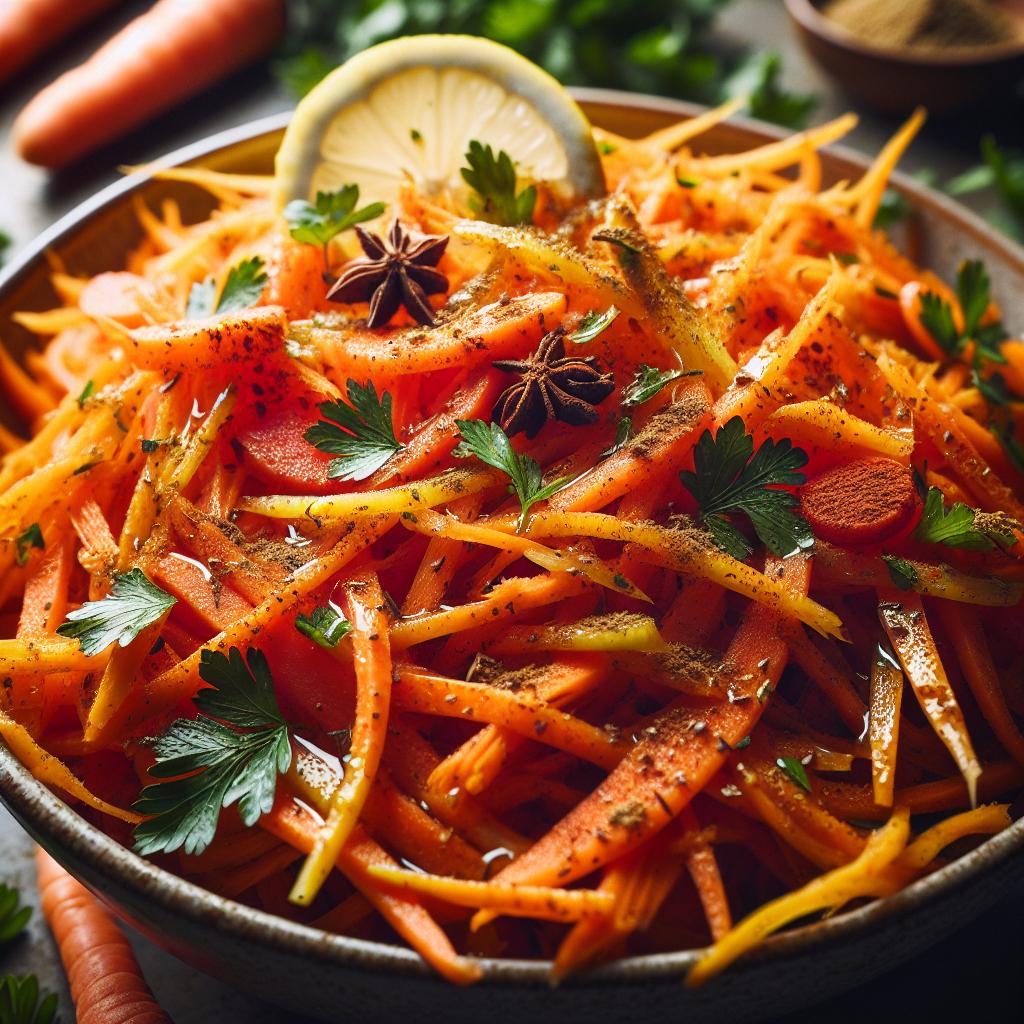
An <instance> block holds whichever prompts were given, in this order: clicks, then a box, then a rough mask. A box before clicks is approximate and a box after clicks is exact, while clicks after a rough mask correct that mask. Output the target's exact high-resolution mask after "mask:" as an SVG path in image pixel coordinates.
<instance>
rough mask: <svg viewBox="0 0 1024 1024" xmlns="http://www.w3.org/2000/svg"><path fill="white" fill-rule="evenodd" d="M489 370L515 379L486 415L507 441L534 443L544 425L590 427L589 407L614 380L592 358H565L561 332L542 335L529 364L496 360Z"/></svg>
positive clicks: (592, 419) (592, 411) (602, 397)
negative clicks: (519, 437) (520, 439)
mask: <svg viewBox="0 0 1024 1024" xmlns="http://www.w3.org/2000/svg"><path fill="white" fill-rule="evenodd" d="M494 366H495V368H497V369H499V370H503V371H504V372H506V373H518V374H519V380H518V381H516V383H515V384H513V385H512V386H511V387H508V388H506V389H505V390H504V391H503V392H502V393H501V394H500V395H499V396H498V400H497V402H495V403H494V410H493V412H492V414H491V415H492V416H493V418H494V419H495V420H496V421H497V423H498V424H499V425H500V426H501V429H502V430H504V431H505V433H506V434H508V436H509V437H512V436H513V435H515V434H518V433H520V432H524V433H525V434H526V436H527V437H530V438H532V437H536V436H537V433H538V431H539V430H540V428H541V427H543V426H544V424H545V423H546V422H547V421H548V420H549V419H556V420H560V421H561V422H562V423H569V424H571V425H572V426H582V425H583V424H584V423H594V422H595V421H596V420H597V409H595V408H594V407H595V406H596V405H597V404H598V403H600V402H603V401H604V400H605V399H606V398H607V397H608V396H609V395H610V394H611V393H612V391H613V390H614V389H615V379H614V377H613V376H612V375H611V374H610V373H605V372H604V371H603V370H602V369H601V367H600V366H599V364H598V362H597V359H595V358H594V356H582V357H581V356H575V355H572V356H567V355H566V354H565V329H564V328H562V327H558V328H556V329H555V330H553V331H551V332H550V333H549V334H546V335H545V336H544V337H543V338H542V339H541V342H540V344H539V345H538V346H537V351H536V352H534V353H533V355H532V356H530V357H529V359H498V360H496V361H495V362H494Z"/></svg>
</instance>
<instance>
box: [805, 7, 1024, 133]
mask: <svg viewBox="0 0 1024 1024" xmlns="http://www.w3.org/2000/svg"><path fill="white" fill-rule="evenodd" d="M898 2H899V0H890V3H892V4H893V5H894V6H896V5H897V4H898ZM824 6H825V0H786V10H787V11H788V12H789V16H790V19H791V20H792V22H793V25H794V27H795V28H796V33H797V36H798V38H799V39H800V42H801V43H802V44H803V46H804V49H806V50H807V52H808V53H809V54H810V55H811V57H812V58H813V59H814V60H815V61H816V62H817V64H819V65H820V66H821V68H822V70H824V71H825V72H827V73H828V74H829V75H831V76H832V77H833V78H834V79H835V80H836V81H837V82H839V84H840V85H842V86H843V88H844V89H846V90H847V92H849V93H850V94H851V95H852V96H857V97H859V98H860V99H862V100H864V101H865V102H866V103H870V104H871V106H873V107H875V108H877V109H878V110H884V111H886V112H888V113H891V114H904V113H908V112H909V111H911V110H913V109H914V108H915V107H918V106H924V107H927V108H928V111H929V112H930V113H932V114H954V113H957V112H959V111H962V110H967V109H969V108H971V107H975V106H979V105H980V104H982V103H986V102H987V103H993V104H998V103H999V102H1000V101H1001V100H1002V102H1009V97H1011V96H1012V93H1013V91H1014V88H1015V86H1017V85H1018V84H1019V83H1020V81H1021V79H1022V78H1024V35H1022V37H1021V38H1020V39H1018V40H1015V41H1012V42H1008V43H999V44H997V45H993V46H973V47H965V48H963V49H957V50H950V51H942V50H930V51H916V52H914V51H907V50H899V49H893V48H890V47H886V46H879V45H876V44H874V43H869V42H866V41H865V40H863V39H860V38H858V37H857V36H855V35H853V34H852V33H850V32H848V31H847V30H846V29H844V28H843V27H842V26H841V25H838V24H837V23H836V22H834V21H833V20H832V19H831V18H828V17H826V15H825V14H824V13H822V8H823V7H824Z"/></svg>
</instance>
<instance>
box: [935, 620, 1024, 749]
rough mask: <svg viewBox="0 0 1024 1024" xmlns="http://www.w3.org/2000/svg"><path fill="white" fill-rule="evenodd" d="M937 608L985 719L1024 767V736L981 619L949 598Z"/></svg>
mask: <svg viewBox="0 0 1024 1024" xmlns="http://www.w3.org/2000/svg"><path fill="white" fill-rule="evenodd" d="M935 608H936V611H937V612H938V616H939V621H940V622H941V623H942V628H943V630H944V631H945V635H946V637H947V638H948V640H949V642H950V643H951V644H952V645H953V649H954V650H955V651H956V656H957V660H958V661H959V662H960V669H961V671H962V672H963V674H964V676H965V678H966V679H967V683H968V685H969V686H970V688H971V693H972V694H974V699H975V700H976V701H977V702H978V707H979V708H981V713H982V714H983V715H984V716H985V721H986V722H988V724H989V727H990V728H991V729H992V731H993V732H994V733H995V734H996V739H998V740H999V742H1000V743H1002V745H1003V747H1004V749H1005V750H1006V752H1007V753H1008V754H1009V755H1010V757H1012V758H1013V759H1014V760H1015V761H1016V762H1017V763H1018V764H1019V765H1021V766H1022V767H1024V736H1022V735H1021V732H1020V729H1019V728H1018V727H1017V723H1016V722H1015V721H1014V720H1013V716H1012V715H1011V714H1010V711H1009V708H1007V706H1006V698H1005V697H1004V696H1003V691H1002V690H1001V689H1000V687H999V672H998V671H997V669H996V666H995V663H994V662H993V661H992V654H991V652H990V651H989V647H988V641H987V640H986V639H985V631H984V630H983V629H982V625H981V620H980V619H979V618H978V616H977V613H976V612H974V610H973V609H971V608H957V607H956V606H955V605H952V604H949V603H948V602H946V601H936V602H935Z"/></svg>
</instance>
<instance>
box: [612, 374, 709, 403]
mask: <svg viewBox="0 0 1024 1024" xmlns="http://www.w3.org/2000/svg"><path fill="white" fill-rule="evenodd" d="M699 373H700V370H659V369H658V368H657V367H656V366H648V365H647V364H646V363H641V364H640V365H639V366H638V367H637V368H636V374H635V375H634V377H633V379H632V380H631V381H630V382H629V383H628V384H627V385H626V386H625V387H624V388H623V389H622V404H623V405H624V406H625V407H626V408H633V407H635V406H638V405H643V404H644V402H649V401H650V400H651V399H652V398H653V397H654V396H655V395H656V394H658V392H659V391H661V390H662V388H664V387H665V385H666V384H671V383H672V381H674V380H678V379H679V378H680V377H694V376H696V375H697V374H699Z"/></svg>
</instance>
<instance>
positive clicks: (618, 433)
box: [597, 416, 633, 462]
mask: <svg viewBox="0 0 1024 1024" xmlns="http://www.w3.org/2000/svg"><path fill="white" fill-rule="evenodd" d="M632 436H633V419H632V417H631V416H623V417H622V419H621V420H619V422H618V423H616V424H615V441H614V442H613V443H612V446H611V447H610V448H605V450H604V451H603V452H601V453H599V454H598V456H597V461H598V462H602V461H603V460H604V459H607V458H608V456H609V455H614V454H615V453H616V452H617V451H621V450H622V449H623V448H625V446H626V445H627V444H628V442H629V440H630V438H632Z"/></svg>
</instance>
